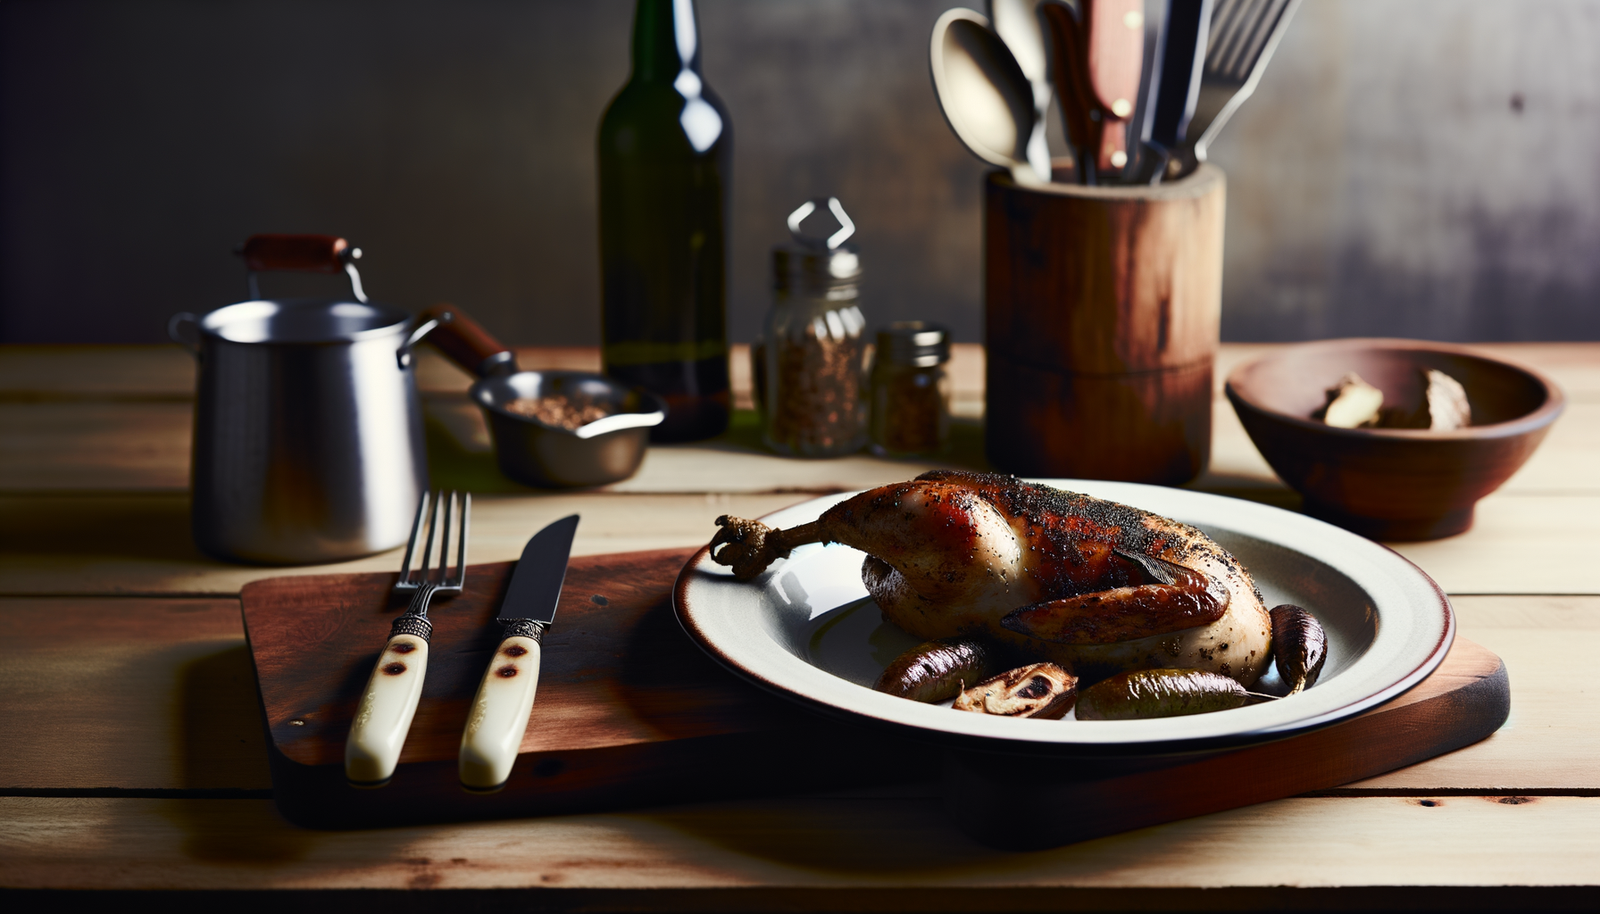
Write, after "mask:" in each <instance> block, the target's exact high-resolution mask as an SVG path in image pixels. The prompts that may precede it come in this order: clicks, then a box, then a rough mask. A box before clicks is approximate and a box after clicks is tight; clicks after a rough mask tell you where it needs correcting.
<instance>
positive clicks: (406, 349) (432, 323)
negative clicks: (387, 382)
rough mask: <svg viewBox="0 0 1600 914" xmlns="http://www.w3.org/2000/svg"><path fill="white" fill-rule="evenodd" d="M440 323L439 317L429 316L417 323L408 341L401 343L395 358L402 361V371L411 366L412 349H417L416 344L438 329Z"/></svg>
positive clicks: (407, 338)
mask: <svg viewBox="0 0 1600 914" xmlns="http://www.w3.org/2000/svg"><path fill="white" fill-rule="evenodd" d="M424 317H426V315H424ZM439 324H440V321H439V319H438V318H429V319H428V320H425V321H422V322H421V323H420V324H417V329H415V330H413V331H411V335H410V336H407V337H406V341H405V342H404V343H401V344H400V348H399V349H398V350H397V351H396V352H395V354H394V355H395V360H396V361H398V362H399V363H400V370H401V371H405V370H406V369H407V368H410V367H411V350H412V349H415V348H416V345H417V344H418V343H420V342H422V338H423V337H425V336H427V335H428V334H429V333H430V332H432V331H434V330H436V329H438V327H439Z"/></svg>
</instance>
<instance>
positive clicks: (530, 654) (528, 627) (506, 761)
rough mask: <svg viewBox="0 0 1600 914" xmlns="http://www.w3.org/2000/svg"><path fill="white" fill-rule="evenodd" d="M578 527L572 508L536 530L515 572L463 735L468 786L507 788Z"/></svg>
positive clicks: (462, 773)
mask: <svg viewBox="0 0 1600 914" xmlns="http://www.w3.org/2000/svg"><path fill="white" fill-rule="evenodd" d="M577 530H578V515H576V514H572V515H568V516H567V517H563V518H562V519H560V520H558V521H556V522H554V523H552V524H550V525H549V526H548V527H545V528H544V529H543V530H540V531H539V532H538V533H535V534H534V535H533V538H532V539H530V540H528V544H527V545H526V546H524V547H523V549H522V558H521V560H519V561H518V562H517V567H516V570H515V571H513V572H512V574H511V586H510V587H509V588H507V590H506V598H505V601H504V602H503V603H501V605H500V615H499V616H498V617H497V618H498V620H499V621H500V624H501V625H502V626H503V627H504V633H503V636H502V637H501V639H500V646H499V647H497V648H496V649H495V652H494V657H493V659H491V660H490V661H489V668H488V669H487V670H485V671H484V674H483V681H482V682H480V683H479V684H478V694H477V696H476V697H474V698H473V700H472V710H471V712H470V713H469V714H468V715H467V726H466V730H465V731H463V732H462V734H461V756H460V761H459V766H458V768H459V772H460V776H461V786H462V787H465V788H466V789H467V790H469V791H472V792H474V793H493V792H494V791H496V790H499V789H500V788H502V787H504V786H505V783H506V779H507V778H509V777H510V776H511V766H512V765H513V764H514V763H515V762H516V760H517V750H518V749H519V748H521V746H522V737H523V734H524V733H526V732H527V729H528V718H529V715H530V714H532V712H533V697H534V692H535V691H536V690H537V687H538V685H539V660H540V657H541V646H540V645H541V642H542V641H543V638H544V632H545V629H546V628H548V627H549V626H550V623H551V622H554V621H555V617H556V606H557V605H558V604H559V603H560V602H561V585H562V584H563V583H564V582H565V581H566V577H567V559H568V557H569V556H570V555H571V554H572V538H573V536H574V535H575V534H576V533H577Z"/></svg>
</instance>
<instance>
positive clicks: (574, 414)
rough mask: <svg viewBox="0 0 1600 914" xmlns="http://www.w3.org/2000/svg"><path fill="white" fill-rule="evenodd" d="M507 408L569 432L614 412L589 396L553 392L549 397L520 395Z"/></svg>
mask: <svg viewBox="0 0 1600 914" xmlns="http://www.w3.org/2000/svg"><path fill="white" fill-rule="evenodd" d="M505 408H506V410H507V411H508V412H513V413H516V414H517V415H519V416H527V417H528V418H529V419H535V420H537V421H539V422H543V423H544V424H545V425H550V426H554V427H556V428H564V429H566V430H567V431H569V432H575V431H577V430H578V429H580V428H582V427H583V426H585V425H588V424H589V423H591V422H593V421H595V420H596V419H604V418H605V417H607V416H609V415H611V412H612V411H611V410H610V409H608V408H607V407H606V406H605V405H604V404H601V403H596V402H595V401H594V400H593V399H591V398H589V397H566V396H563V395H562V394H551V395H550V396H547V397H518V398H517V399H515V400H512V401H511V402H509V403H507V404H505Z"/></svg>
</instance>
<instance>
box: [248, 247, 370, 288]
mask: <svg viewBox="0 0 1600 914" xmlns="http://www.w3.org/2000/svg"><path fill="white" fill-rule="evenodd" d="M234 253H236V254H238V255H239V256H240V257H243V258H244V268H245V271H246V272H245V282H246V283H248V284H249V287H250V297H251V298H252V299H257V298H260V297H261V288H260V286H259V285H258V284H257V282H256V274H257V273H269V272H279V271H282V272H291V273H343V274H345V275H346V276H348V277H349V278H350V293H351V294H352V295H354V296H355V299H356V301H358V302H365V301H366V300H367V293H366V292H365V291H364V290H363V289H362V288H361V274H360V273H358V272H356V264H355V262H356V261H357V260H360V259H361V249H360V248H358V247H355V246H353V245H352V244H350V242H348V241H346V240H344V239H343V238H340V237H338V236H337V235H251V236H250V237H249V238H248V239H246V241H245V243H244V244H242V245H240V246H239V249H238V250H237V251H235V252H234Z"/></svg>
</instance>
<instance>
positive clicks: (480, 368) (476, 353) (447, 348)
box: [418, 304, 517, 377]
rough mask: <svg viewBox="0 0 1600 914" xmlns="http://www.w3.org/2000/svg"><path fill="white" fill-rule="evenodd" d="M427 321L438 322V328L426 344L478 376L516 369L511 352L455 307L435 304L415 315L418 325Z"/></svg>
mask: <svg viewBox="0 0 1600 914" xmlns="http://www.w3.org/2000/svg"><path fill="white" fill-rule="evenodd" d="M430 320H437V321H438V322H439V326H438V327H437V328H435V329H434V331H433V332H432V333H431V334H429V335H428V342H430V343H432V344H433V345H434V346H435V347H437V348H438V349H439V351H440V352H443V353H444V354H445V355H446V356H449V357H450V360H451V361H452V362H455V363H456V364H457V365H460V366H461V367H462V368H465V369H466V370H468V371H470V372H472V373H473V374H475V375H478V376H479V377H488V376H489V375H492V374H507V373H511V372H515V371H516V370H517V360H516V356H515V355H514V354H513V353H512V352H511V350H510V349H509V348H508V347H506V346H504V345H502V344H501V343H500V341H499V340H497V339H495V338H494V337H493V336H491V335H490V334H489V331H487V330H485V329H483V325H482V324H479V323H478V322H477V321H475V320H473V319H472V318H470V317H468V316H467V315H466V313H465V312H463V311H462V310H461V309H460V308H458V307H456V306H455V305H452V304H440V305H434V306H433V307H432V308H429V309H428V310H426V311H424V312H422V314H420V315H418V321H419V322H427V321H430Z"/></svg>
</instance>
